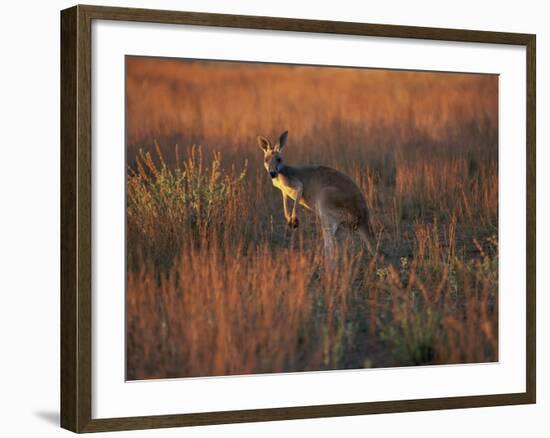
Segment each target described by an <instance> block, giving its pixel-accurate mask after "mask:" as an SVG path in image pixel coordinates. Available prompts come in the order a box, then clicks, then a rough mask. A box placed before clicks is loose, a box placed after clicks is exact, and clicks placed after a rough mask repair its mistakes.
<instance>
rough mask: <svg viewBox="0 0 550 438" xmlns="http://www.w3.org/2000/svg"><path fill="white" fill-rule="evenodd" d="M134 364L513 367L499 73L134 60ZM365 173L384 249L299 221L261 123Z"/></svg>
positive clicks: (170, 368) (168, 369) (149, 368)
mask: <svg viewBox="0 0 550 438" xmlns="http://www.w3.org/2000/svg"><path fill="white" fill-rule="evenodd" d="M126 91H127V133H126V138H127V157H128V163H127V164H128V176H127V258H128V277H127V298H126V299H127V301H126V302H127V376H128V378H129V379H149V378H165V377H185V376H211V375H227V374H251V373H268V372H287V371H305V370H331V369H348V368H363V367H390V366H392V367H393V366H407V365H424V364H451V363H465V362H468V363H471V362H489V361H495V360H498V125H497V123H498V78H497V77H496V76H489V75H466V74H448V73H420V72H404V71H382V70H367V69H342V68H314V67H304V66H284V65H261V64H245V63H218V62H198V61H195V62H190V61H177V60H169V59H164V60H163V59H154V58H128V59H127V85H126ZM286 129H288V130H289V142H288V145H287V147H286V148H285V151H284V154H283V156H284V159H285V161H286V162H287V163H289V164H298V163H300V164H302V163H319V164H325V165H329V166H331V167H334V168H336V169H338V170H341V171H343V172H344V173H346V174H348V175H349V176H351V177H352V178H353V179H354V180H355V181H356V182H357V184H358V185H359V186H360V187H361V189H362V190H363V192H364V193H365V195H366V197H367V202H368V205H369V208H370V211H371V215H372V222H373V226H374V228H375V230H376V232H377V236H378V238H377V244H378V247H379V251H378V252H377V254H376V255H375V256H374V257H372V256H370V255H369V254H367V253H366V252H364V251H363V250H362V248H361V246H360V244H359V242H358V241H356V240H355V239H354V238H353V236H351V235H347V234H346V232H342V233H340V235H339V236H338V241H339V244H338V262H337V264H338V266H337V268H336V269H327V268H326V266H325V264H324V263H323V251H322V242H321V241H322V239H321V233H320V229H319V227H318V224H317V223H316V218H315V216H314V215H313V214H312V213H311V212H308V211H305V210H304V209H300V210H299V213H298V216H299V219H300V226H299V228H298V229H295V230H293V229H289V228H288V227H287V225H286V222H285V220H284V216H283V211H282V201H281V195H280V192H279V191H278V190H277V189H276V188H275V187H273V186H272V184H271V181H270V178H269V176H268V175H267V172H266V171H265V169H264V168H263V166H262V152H261V151H260V149H259V148H258V146H257V144H256V137H257V135H259V134H262V135H266V136H268V137H270V138H271V139H275V138H276V136H278V135H279V134H280V133H281V132H282V131H284V130H286Z"/></svg>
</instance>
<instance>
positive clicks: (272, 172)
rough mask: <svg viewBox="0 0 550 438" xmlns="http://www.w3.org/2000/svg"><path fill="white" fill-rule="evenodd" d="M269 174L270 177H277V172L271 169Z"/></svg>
mask: <svg viewBox="0 0 550 438" xmlns="http://www.w3.org/2000/svg"><path fill="white" fill-rule="evenodd" d="M269 175H270V176H271V178H276V177H277V172H274V171H271V172H269Z"/></svg>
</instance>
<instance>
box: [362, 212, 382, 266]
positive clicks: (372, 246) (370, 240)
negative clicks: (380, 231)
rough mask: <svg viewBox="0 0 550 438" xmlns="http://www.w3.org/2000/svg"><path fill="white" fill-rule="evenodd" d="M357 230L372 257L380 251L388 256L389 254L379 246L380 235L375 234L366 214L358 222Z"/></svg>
mask: <svg viewBox="0 0 550 438" xmlns="http://www.w3.org/2000/svg"><path fill="white" fill-rule="evenodd" d="M357 232H358V233H359V236H360V237H361V240H362V241H363V243H364V244H365V246H366V247H367V249H368V251H369V253H370V254H371V256H373V257H374V255H375V254H376V253H382V254H383V255H385V256H389V254H387V253H386V252H385V251H384V250H383V249H381V248H380V247H379V240H380V236H378V237H377V236H376V233H375V231H374V228H373V226H372V223H371V221H370V219H369V217H368V216H365V218H364V219H363V220H362V221H361V222H360V223H359V226H358V227H357Z"/></svg>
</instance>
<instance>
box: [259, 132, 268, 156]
mask: <svg viewBox="0 0 550 438" xmlns="http://www.w3.org/2000/svg"><path fill="white" fill-rule="evenodd" d="M258 146H260V149H261V150H262V151H264V152H267V151H268V150H269V149H271V143H270V142H269V140H268V139H267V138H265V137H264V136H263V135H258Z"/></svg>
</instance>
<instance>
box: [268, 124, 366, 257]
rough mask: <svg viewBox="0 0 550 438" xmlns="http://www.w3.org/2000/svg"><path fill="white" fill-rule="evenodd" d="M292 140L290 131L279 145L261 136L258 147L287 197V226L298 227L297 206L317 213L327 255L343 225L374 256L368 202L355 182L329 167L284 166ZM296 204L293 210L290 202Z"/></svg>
mask: <svg viewBox="0 0 550 438" xmlns="http://www.w3.org/2000/svg"><path fill="white" fill-rule="evenodd" d="M287 140H288V131H285V132H283V133H282V134H281V136H280V137H279V140H278V141H277V143H276V144H275V145H272V143H271V142H270V141H269V140H268V139H267V138H266V137H264V136H261V135H260V136H258V146H259V147H260V148H261V149H262V151H263V152H264V167H265V168H266V170H267V172H268V173H269V176H270V177H271V182H272V183H273V185H274V186H275V187H277V188H278V189H279V190H280V191H281V192H282V194H283V210H284V214H285V219H286V221H287V224H288V225H289V226H290V227H292V228H296V227H298V218H297V216H296V213H297V211H296V210H297V206H298V205H302V206H303V207H305V208H306V209H308V210H311V211H313V212H314V213H315V214H316V215H317V217H318V218H319V221H320V222H321V228H322V232H323V240H324V249H325V255H326V256H328V258H329V259H330V258H332V255H333V252H334V240H335V239H334V236H335V234H336V231H337V230H338V227H340V225H343V226H346V227H348V228H349V229H351V230H354V231H356V232H357V233H358V234H359V236H360V238H361V240H362V241H363V243H364V244H365V245H366V246H367V248H368V250H369V252H371V253H372V247H371V244H370V241H369V238H371V237H372V236H373V232H372V228H371V224H370V220H369V212H368V209H367V202H366V200H365V197H364V196H363V193H362V192H361V190H360V189H359V187H357V185H356V184H355V182H353V180H352V179H351V178H350V177H348V176H347V175H345V174H343V173H342V172H339V171H337V170H336V169H332V168H330V167H326V166H289V165H287V164H284V163H283V159H282V157H281V152H282V150H283V149H284V147H285V145H286V143H287ZM289 199H291V200H292V201H294V203H293V205H292V210H291V211H289V205H288V201H289Z"/></svg>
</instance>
